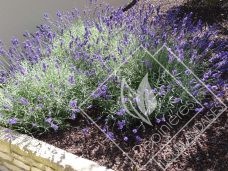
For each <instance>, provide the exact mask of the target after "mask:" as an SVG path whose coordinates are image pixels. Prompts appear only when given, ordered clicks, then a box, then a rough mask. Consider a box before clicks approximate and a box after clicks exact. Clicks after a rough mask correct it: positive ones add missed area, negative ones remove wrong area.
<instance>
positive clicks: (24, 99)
mask: <svg viewBox="0 0 228 171" xmlns="http://www.w3.org/2000/svg"><path fill="white" fill-rule="evenodd" d="M20 103H21V104H22V105H24V106H27V105H29V101H28V100H27V99H26V98H24V97H22V98H20Z"/></svg>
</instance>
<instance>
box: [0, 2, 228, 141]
mask: <svg viewBox="0 0 228 171" xmlns="http://www.w3.org/2000/svg"><path fill="white" fill-rule="evenodd" d="M90 14H92V13H91V12H90V11H89V12H85V13H83V16H86V17H84V18H83V17H80V15H79V12H78V11H77V10H73V11H71V12H67V13H61V12H58V14H57V17H58V19H57V21H51V20H50V18H49V17H48V15H46V14H45V19H46V20H47V21H48V22H49V23H50V24H49V25H48V24H47V25H41V26H39V27H38V31H37V32H35V33H33V34H32V33H25V34H24V36H25V37H26V39H25V41H24V42H23V43H19V41H18V40H17V39H13V40H12V47H10V48H9V49H5V48H4V46H3V45H2V43H1V45H0V55H1V56H3V57H5V58H7V59H8V61H9V66H8V69H6V70H2V71H1V73H0V74H1V78H0V81H1V94H0V95H1V96H0V113H1V115H0V117H1V119H0V122H1V125H4V126H8V127H11V128H14V129H17V130H19V131H22V132H26V133H34V132H39V133H40V132H41V133H42V132H45V131H50V130H52V129H54V130H55V131H57V130H58V129H61V128H64V127H66V126H68V125H67V123H68V122H66V120H69V119H73V120H75V119H77V115H79V114H80V109H79V105H80V104H81V103H83V102H84V100H85V99H86V98H87V97H88V96H89V97H90V98H89V99H88V100H87V101H86V103H83V105H82V106H80V107H81V109H83V110H85V111H88V110H90V109H93V108H99V111H97V112H99V113H97V115H99V116H97V115H96V117H95V116H94V115H91V117H92V118H93V117H95V118H93V119H95V120H98V119H99V118H100V117H102V118H105V119H104V122H105V123H104V124H105V125H104V129H103V130H104V131H105V132H106V133H107V135H109V137H110V138H113V139H114V138H115V135H114V134H113V131H121V132H122V136H123V138H124V141H128V137H127V136H126V135H125V133H126V132H127V131H128V130H129V129H130V130H131V129H133V128H134V129H133V130H134V131H133V135H134V137H135V139H136V141H140V137H139V135H137V133H138V132H137V130H138V129H140V128H141V121H139V119H138V118H139V115H135V113H134V114H133V115H134V116H136V117H134V116H132V115H129V113H133V112H135V111H140V112H141V113H142V114H143V115H142V114H140V116H142V117H143V118H144V120H145V121H146V122H147V123H149V124H154V123H155V121H156V122H157V123H160V122H165V120H166V119H167V117H169V115H168V113H169V111H172V112H173V113H175V112H178V108H179V107H180V106H181V105H183V104H185V103H193V104H194V105H195V106H194V108H196V109H197V110H198V108H197V107H198V106H197V105H196V104H195V102H194V100H193V99H192V97H190V96H189V95H188V94H187V93H186V92H185V91H183V90H182V89H180V88H179V86H178V84H177V83H176V82H175V81H172V79H171V77H170V75H169V74H167V73H166V72H165V71H164V70H163V69H162V68H161V67H159V65H158V64H157V63H156V62H155V61H154V60H153V59H152V58H151V56H150V55H149V54H148V53H147V52H145V51H144V50H143V49H142V48H140V49H139V50H138V51H137V52H135V50H136V49H137V48H138V47H139V46H140V45H142V46H143V47H145V48H146V49H147V50H148V52H150V53H151V54H154V53H155V52H157V50H158V49H159V48H160V47H161V46H162V45H163V44H166V45H167V46H168V47H170V48H171V49H172V51H173V52H174V53H175V54H176V55H177V56H178V60H181V61H183V62H184V63H185V64H186V65H187V66H188V67H189V68H190V69H191V70H192V71H193V72H195V73H197V75H198V76H199V77H200V78H201V79H202V80H203V81H204V82H205V83H206V85H207V86H208V88H210V89H213V91H214V92H215V93H216V94H217V95H219V96H220V97H222V96H223V95H224V92H223V91H221V87H223V86H225V85H226V84H227V79H224V77H223V76H224V75H226V74H227V51H225V50H224V46H225V43H220V44H219V45H217V44H216V43H215V42H213V41H211V37H213V36H214V34H215V31H214V29H213V28H208V29H207V30H204V31H202V30H203V26H202V22H201V21H199V22H198V23H197V25H193V24H192V19H191V14H188V15H187V16H186V17H185V18H184V19H183V20H175V19H176V14H175V13H170V14H167V16H165V17H162V16H161V15H160V13H159V8H154V6H153V5H148V6H147V7H143V6H140V7H138V8H133V9H130V10H129V11H128V13H123V11H122V10H121V9H118V10H113V9H112V8H111V7H110V6H105V7H104V8H102V9H101V10H97V13H96V15H95V16H96V17H95V18H93V19H91V16H90ZM152 15H153V16H154V17H153V19H151V17H150V16H152ZM110 16H112V17H110ZM174 20H175V21H177V22H173V21H174ZM155 58H156V59H157V60H158V61H159V62H161V63H162V64H163V65H164V66H165V67H166V69H167V70H168V71H169V72H171V73H172V74H173V75H174V76H175V77H176V78H177V79H178V80H179V81H180V82H182V83H183V84H184V86H185V87H186V88H187V90H188V91H190V92H191V93H192V94H193V95H194V96H195V97H197V98H198V99H200V100H201V101H204V102H205V105H206V106H208V107H210V106H211V105H213V103H212V102H211V101H210V100H209V99H206V101H205V97H207V93H206V92H204V91H199V90H201V89H200V88H201V85H199V84H198V83H197V81H196V80H195V79H194V77H193V75H192V74H191V72H190V71H188V70H186V68H184V67H183V66H181V65H180V64H179V62H178V60H175V58H174V56H173V54H170V53H169V52H168V51H167V50H162V51H161V52H160V53H158V54H157V55H156V56H155ZM123 63H124V65H122V64H123ZM114 71H115V72H114ZM113 72H114V73H115V74H114V75H111V74H112V73H113ZM147 74H148V75H147ZM108 76H110V77H109V79H108V80H106V78H108ZM122 78H126V82H125V83H126V84H127V85H128V86H127V87H129V89H128V88H127V87H125V89H123V96H124V98H122V99H121V98H120V97H121V91H122V90H121V79H122ZM105 80H106V81H105ZM104 81H105V82H104ZM140 83H141V84H140ZM144 88H145V89H144ZM143 89H144V90H143ZM94 90H96V91H94ZM145 91H148V92H149V94H147V93H146V92H145ZM129 92H130V93H129ZM152 95H153V97H156V100H155V98H153V97H152ZM137 99H140V100H141V101H138V100H137ZM145 99H147V100H145ZM148 99H152V102H153V103H150V100H148ZM123 102H124V104H125V105H126V108H124V107H123V104H122V103H123ZM141 102H143V103H141ZM145 102H146V103H145ZM143 104H144V105H143ZM126 109H127V110H129V112H127V111H126ZM169 114H170V113H169Z"/></svg>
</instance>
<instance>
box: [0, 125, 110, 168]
mask: <svg viewBox="0 0 228 171" xmlns="http://www.w3.org/2000/svg"><path fill="white" fill-rule="evenodd" d="M7 147H9V148H7ZM0 148H1V149H2V150H1V149H0V152H2V153H3V152H4V153H5V154H8V155H9V152H10V154H11V153H12V155H10V157H11V156H12V158H13V160H19V161H20V162H24V163H23V164H24V167H26V169H27V165H29V164H30V165H31V163H36V162H37V163H38V164H36V165H35V166H37V167H40V168H36V167H35V168H34V167H33V166H34V165H33V166H31V170H36V169H37V170H38V169H40V170H44V171H45V170H48V168H49V170H51V168H52V170H59V171H61V170H62V171H113V170H111V169H107V168H106V167H103V166H100V165H99V164H98V163H96V162H94V161H91V160H88V159H85V158H82V157H79V156H76V155H74V154H71V153H69V152H66V151H65V150H62V149H60V148H57V147H54V146H53V145H50V144H48V143H45V142H43V141H40V140H37V139H35V138H33V137H31V136H28V135H24V134H20V133H18V132H16V131H11V130H10V129H7V128H3V127H0ZM15 154H16V155H15ZM17 154H18V155H17ZM15 156H16V157H17V156H22V158H24V159H23V160H22V159H20V158H19V157H18V158H15ZM26 158H27V160H26ZM26 161H28V163H25V162H26ZM30 161H33V162H30ZM20 162H17V163H19V164H20ZM0 163H1V159H0ZM12 163H13V161H12ZM12 163H10V164H12ZM15 166H17V165H15ZM2 167H3V166H2ZM17 167H18V166H17ZM22 167H23V166H22ZM32 168H33V169H32Z"/></svg>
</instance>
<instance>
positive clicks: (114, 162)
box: [39, 113, 228, 171]
mask: <svg viewBox="0 0 228 171" xmlns="http://www.w3.org/2000/svg"><path fill="white" fill-rule="evenodd" d="M200 118H201V117H200V116H199V117H197V118H196V119H195V122H194V123H197V121H199V120H200ZM227 119H228V118H227V113H223V114H222V115H221V116H220V117H219V118H218V119H217V120H216V122H215V123H214V124H212V126H210V127H209V128H208V129H207V130H206V131H205V132H204V133H203V134H202V135H201V136H200V137H199V139H198V140H197V141H196V143H194V144H193V145H192V146H190V147H188V148H187V150H185V152H184V153H183V154H182V155H181V156H180V157H179V158H177V160H176V161H175V162H174V163H173V164H172V165H171V166H169V167H168V168H167V170H168V171H173V170H181V171H182V170H193V171H209V170H211V171H226V170H227V168H228V122H227ZM72 124H73V125H74V126H73V127H72V128H69V129H68V130H65V131H62V132H57V133H52V134H48V135H43V136H42V137H39V139H41V140H43V141H45V142H47V143H49V144H52V145H54V146H57V147H59V148H61V149H64V150H66V151H68V152H71V153H73V154H76V155H78V156H81V157H85V158H88V159H91V160H93V161H97V162H98V163H99V164H101V165H104V166H107V167H108V168H112V169H114V170H118V171H131V170H132V168H133V167H134V164H133V163H132V162H131V160H129V159H128V157H126V156H125V155H124V154H123V152H122V151H121V150H120V149H118V147H117V146H116V145H115V144H114V143H113V142H112V141H110V140H109V139H108V138H107V137H106V135H105V134H103V133H102V132H101V131H100V130H99V129H98V128H97V127H96V126H95V125H93V124H91V123H89V122H88V120H86V119H83V118H78V119H77V120H76V121H75V123H72ZM76 125H77V126H76ZM100 126H101V125H100ZM84 128H87V129H88V130H83V129H84ZM156 129H158V127H155V128H154V130H152V131H150V132H149V131H148V130H147V135H146V134H145V135H144V138H143V139H142V141H141V143H140V144H134V143H131V142H130V143H125V142H123V141H122V140H118V138H117V139H116V140H115V143H117V144H118V145H119V146H120V147H121V149H123V150H124V151H125V152H126V153H127V154H128V155H129V156H130V157H131V158H132V159H134V161H135V162H136V163H137V164H138V165H139V166H140V165H141V166H142V165H143V164H145V163H146V162H147V161H148V160H149V159H150V157H151V155H153V154H154V153H155V152H156V151H158V150H159V149H161V148H162V144H163V143H165V142H166V140H165V139H164V140H161V141H160V142H159V143H158V144H157V145H156V146H152V145H153V144H152V141H150V135H151V134H153V132H154V131H155V130H156ZM178 130H179V128H176V129H174V130H172V131H170V132H169V133H168V134H167V135H168V136H170V137H172V136H173V135H174V134H175V133H176V132H177V131H178ZM195 131H196V130H194V128H193V127H192V126H188V127H186V128H185V129H184V131H182V133H181V134H180V135H179V136H178V137H176V138H174V140H173V141H171V143H170V144H169V145H167V146H166V148H165V150H164V151H162V153H161V156H158V158H157V160H158V161H160V160H163V158H164V157H165V156H167V155H168V154H169V153H172V151H173V150H174V149H173V147H175V144H178V143H180V141H182V142H186V139H188V138H187V137H189V136H190V137H191V136H192V137H194V136H196V132H195ZM145 147H146V148H145ZM163 155H164V156H163ZM144 170H161V168H160V167H159V166H158V165H157V164H156V163H155V162H153V163H152V164H151V163H150V164H148V165H147V167H146V168H145V169H144Z"/></svg>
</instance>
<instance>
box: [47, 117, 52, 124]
mask: <svg viewBox="0 0 228 171" xmlns="http://www.w3.org/2000/svg"><path fill="white" fill-rule="evenodd" d="M52 121H53V119H52V118H51V117H49V118H46V119H45V122H47V123H49V124H51V123H52Z"/></svg>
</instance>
